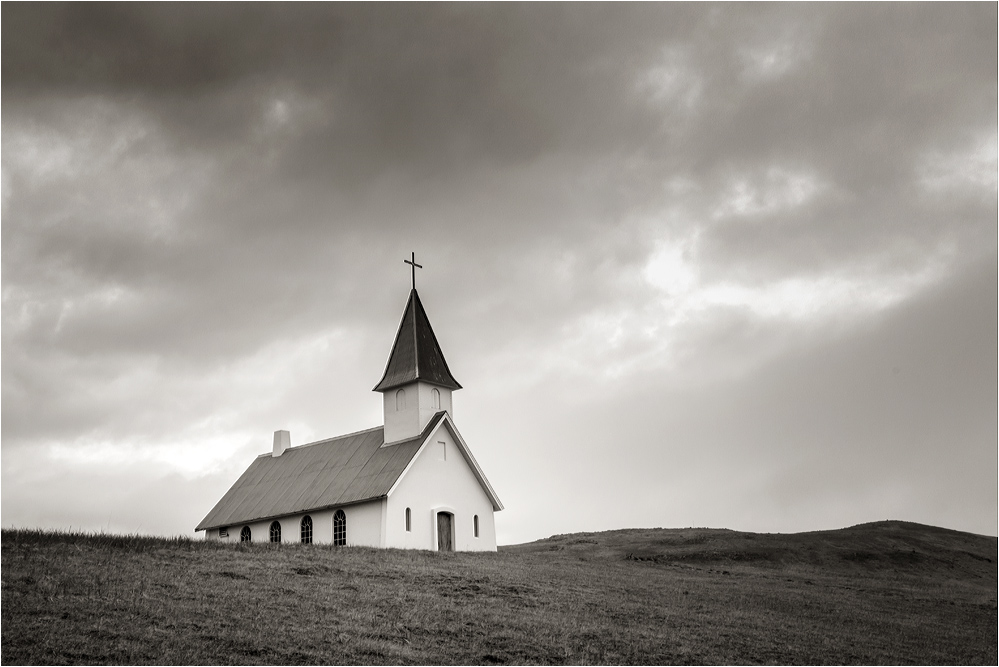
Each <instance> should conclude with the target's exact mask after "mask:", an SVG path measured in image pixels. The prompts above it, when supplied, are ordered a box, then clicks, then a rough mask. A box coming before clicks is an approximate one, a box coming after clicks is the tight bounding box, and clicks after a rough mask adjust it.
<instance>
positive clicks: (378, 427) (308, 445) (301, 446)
mask: <svg viewBox="0 0 999 667" xmlns="http://www.w3.org/2000/svg"><path fill="white" fill-rule="evenodd" d="M384 428H385V427H384V426H372V427H371V428H365V429H361V430H360V431H354V432H353V433H344V434H343V435H334V436H333V437H332V438H324V439H322V440H316V441H315V442H307V443H305V444H304V445H295V446H294V447H289V448H288V449H286V450H284V451H285V452H286V453H287V452H290V451H291V450H293V449H305V448H306V447H312V446H313V445H322V444H324V443H327V442H330V441H332V440H341V439H343V438H349V437H351V436H353V435H361V434H362V433H370V432H371V431H377V430H378V429H384ZM261 456H272V454H270V453H268V452H264V453H263V454H257V458H258V459H259V458H260V457H261Z"/></svg>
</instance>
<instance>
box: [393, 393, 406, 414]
mask: <svg viewBox="0 0 999 667" xmlns="http://www.w3.org/2000/svg"><path fill="white" fill-rule="evenodd" d="M395 409H396V410H405V409H406V390H405V389H400V390H399V391H397V392H395Z"/></svg>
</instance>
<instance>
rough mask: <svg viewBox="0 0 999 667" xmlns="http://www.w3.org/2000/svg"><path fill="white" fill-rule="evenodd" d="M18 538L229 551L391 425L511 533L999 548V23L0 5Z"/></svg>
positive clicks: (756, 10) (947, 15)
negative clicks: (424, 445) (892, 528)
mask: <svg viewBox="0 0 999 667" xmlns="http://www.w3.org/2000/svg"><path fill="white" fill-rule="evenodd" d="M2 19H3V20H2V30H3V41H2V93H3V95H2V113H3V123H2V159H3V164H2V197H3V199H2V201H3V208H2V216H3V219H2V281H3V283H2V284H3V310H2V343H3V348H2V376H3V378H2V382H3V420H2V523H3V526H4V527H10V526H28V527H33V526H40V527H46V528H70V527H72V528H74V529H77V528H79V529H85V530H108V531H115V532H117V531H123V532H129V533H135V532H138V533H154V534H193V528H194V526H195V525H196V524H197V523H198V522H199V521H200V520H201V519H202V518H203V517H204V515H205V514H207V512H208V510H209V509H211V507H212V506H213V505H214V503H215V502H216V501H217V500H218V499H219V498H220V497H221V496H222V494H223V493H224V492H225V491H226V490H227V489H228V488H229V486H230V485H231V484H232V483H233V482H234V481H235V480H236V478H237V477H238V476H239V475H240V473H241V472H242V471H243V470H244V469H245V468H246V467H247V466H248V465H249V463H250V462H251V460H252V459H253V457H254V456H256V455H257V454H259V453H262V452H265V451H268V450H269V449H270V446H271V438H272V433H273V431H274V430H276V429H282V428H284V429H289V430H290V431H291V437H292V444H293V445H295V444H304V443H306V442H310V441H313V440H317V439H321V438H327V437H332V436H335V435H339V434H343V433H348V432H351V431H356V430H360V429H365V428H370V427H372V426H378V425H380V424H381V423H382V421H381V420H382V416H381V400H380V399H381V397H380V395H379V394H376V393H372V391H371V388H372V387H373V386H374V385H375V383H376V382H377V381H378V379H379V378H380V377H381V374H382V371H383V369H384V364H385V361H386V358H387V356H388V353H389V349H390V347H391V345H392V340H393V337H394V335H395V332H396V328H397V326H398V323H399V318H400V316H401V314H402V310H403V307H404V306H405V303H406V299H407V296H408V290H409V282H410V273H409V267H408V266H406V265H405V264H403V259H405V258H407V257H409V253H410V252H411V251H415V252H416V256H417V261H418V262H420V263H421V264H423V266H424V269H423V270H422V271H419V272H418V276H417V287H418V289H419V291H420V295H421V298H422V300H423V303H424V305H425V307H426V309H427V313H428V315H429V317H430V320H431V322H432V323H433V326H434V329H435V331H436V333H437V336H438V339H439V340H440V343H441V346H442V348H443V350H444V354H445V355H446V357H447V360H448V363H449V365H450V367H451V370H452V371H453V373H454V375H455V377H456V378H457V380H458V381H459V382H460V383H461V384H462V385H463V386H464V389H463V390H462V391H460V392H458V393H456V395H455V420H456V423H457V425H458V427H459V429H460V430H461V432H462V434H463V436H464V437H465V439H466V441H467V442H468V443H469V445H470V447H471V448H472V451H473V452H474V454H475V456H476V457H477V458H478V460H479V462H480V464H481V465H482V467H483V469H484V470H485V472H486V475H487V476H488V477H489V479H490V481H491V482H492V485H493V486H494V487H495V488H496V490H497V492H498V494H499V496H500V498H501V499H502V500H503V502H504V504H505V505H506V508H507V509H506V510H505V511H503V512H501V513H500V514H498V515H497V531H498V539H499V541H500V543H501V544H509V543H515V542H523V541H528V540H533V539H536V538H540V537H545V536H548V535H551V534H553V533H566V532H574V531H582V530H605V529H612V528H626V527H654V526H663V527H686V526H711V527H719V528H732V529H739V530H751V531H769V532H777V531H780V532H789V531H805V530H820V529H830V528H839V527H844V526H848V525H852V524H856V523H861V522H866V521H876V520H883V519H903V520H910V521H918V522H922V523H929V524H934V525H939V526H944V527H948V528H955V529H959V530H966V531H972V532H977V533H985V534H990V535H995V534H996V533H997V529H996V527H997V435H999V434H997V401H999V397H997V159H996V155H997V134H996V127H997V125H996V115H997V76H999V73H997V55H996V54H997V32H996V30H997V29H996V25H997V7H996V4H995V3H980V4H973V5H961V4H952V3H943V4H918V5H914V4H890V5H881V4H878V5H867V4H849V5H844V4H818V5H813V4H808V5H761V4H755V3H753V4H747V5H711V4H692V5H677V6H673V5H658V4H657V5H618V4H613V5H598V4H586V5H567V4H558V5H530V6H521V5H511V4H500V5H481V4H471V5H457V6H453V5H439V4H435V5H412V4H406V5H398V4H390V5H363V6H354V5H340V4H337V5H319V4H308V5H294V6H288V5H281V6H276V5H273V6H269V5H260V4H254V5H230V4H225V5H210V6H209V5H190V4H185V5H182V6H174V5H163V4H151V5H114V6H101V5H91V4H80V5H70V6H64V5H52V4H44V5H33V4H30V5H24V4H11V3H4V4H3V7H2Z"/></svg>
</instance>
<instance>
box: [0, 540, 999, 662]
mask: <svg viewBox="0 0 999 667" xmlns="http://www.w3.org/2000/svg"><path fill="white" fill-rule="evenodd" d="M996 560H997V540H996V538H994V537H983V536H979V535H971V534H968V533H960V532H955V531H949V530H945V529H941V528H933V527H930V526H922V525H918V524H911V523H902V522H883V523H877V524H865V525H861V526H855V527H853V528H847V529H843V530H835V531H823V532H814V533H798V534H755V533H739V532H733V531H727V530H709V529H682V530H663V529H650V530H621V531H612V532H605V533H588V534H575V535H557V536H554V537H551V538H548V539H546V540H540V541H538V542H534V543H531V544H526V545H518V546H513V547H505V548H501V549H500V552H499V553H490V554H438V553H431V552H422V551H397V550H375V549H366V548H349V547H348V548H333V547H327V546H319V545H309V546H300V545H248V546H239V545H224V544H218V543H206V542H202V541H192V540H187V539H173V540H171V539H158V538H144V537H122V536H109V535H82V534H72V533H51V532H40V531H24V530H5V531H3V533H2V577H3V587H2V594H3V599H2V659H3V662H4V664H25V663H46V664H58V663H118V664H136V663H159V664H171V663H172V664H179V663H182V664H205V663H231V664H330V663H333V664H336V663H341V664H342V663H347V664H372V663H375V664H388V663H392V664H395V663H415V664H440V663H456V664H496V663H535V664H536V663H556V664H562V663H570V664H585V663H603V664H609V663H614V664H617V663H632V664H637V663H645V664H671V663H688V664H691V663H741V664H746V663H796V664H809V663H815V664H821V663H853V664H861V663H863V664H878V663H882V664H883V663H893V664H906V663H924V664H948V663H977V664H996V660H997V648H996V647H997V634H996V628H997V614H996V585H997V578H996Z"/></svg>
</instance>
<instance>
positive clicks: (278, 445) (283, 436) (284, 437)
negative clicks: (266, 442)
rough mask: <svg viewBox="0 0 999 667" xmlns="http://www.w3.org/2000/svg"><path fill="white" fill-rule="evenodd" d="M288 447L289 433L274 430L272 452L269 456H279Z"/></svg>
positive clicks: (289, 442)
mask: <svg viewBox="0 0 999 667" xmlns="http://www.w3.org/2000/svg"><path fill="white" fill-rule="evenodd" d="M289 447H291V433H289V432H288V431H274V453H273V454H272V455H271V456H281V455H282V454H284V450H286V449H288V448H289Z"/></svg>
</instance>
